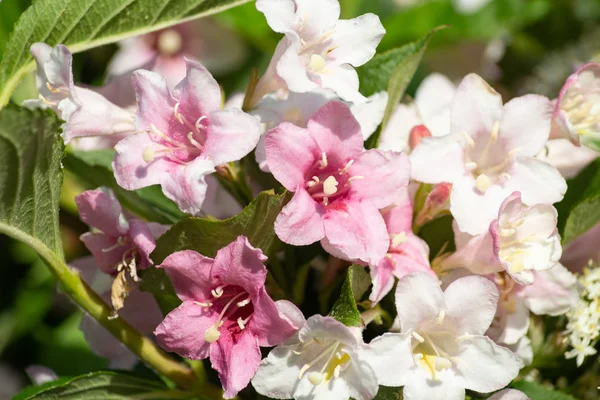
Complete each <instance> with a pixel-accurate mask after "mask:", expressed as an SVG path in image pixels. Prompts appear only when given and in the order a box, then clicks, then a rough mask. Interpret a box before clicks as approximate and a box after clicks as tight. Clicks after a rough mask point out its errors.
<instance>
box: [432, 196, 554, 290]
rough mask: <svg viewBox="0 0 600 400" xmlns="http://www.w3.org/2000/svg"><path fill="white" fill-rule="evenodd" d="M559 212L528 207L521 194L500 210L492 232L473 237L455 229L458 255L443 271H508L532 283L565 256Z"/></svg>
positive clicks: (445, 260) (450, 258)
mask: <svg viewBox="0 0 600 400" xmlns="http://www.w3.org/2000/svg"><path fill="white" fill-rule="evenodd" d="M557 217H558V216H557V212H556V209H555V208H554V207H552V206H551V205H548V204H540V205H536V206H531V207H529V206H525V205H524V204H523V202H522V201H521V195H520V193H519V192H515V193H512V194H511V195H510V196H508V197H507V198H506V199H505V200H504V202H503V203H502V204H501V206H500V210H499V211H498V218H497V219H495V220H494V221H492V222H491V223H490V226H489V230H488V232H486V233H482V234H480V235H475V236H471V235H469V234H465V233H463V232H460V231H459V229H458V228H457V224H455V225H454V233H455V235H454V239H455V243H456V252H454V253H452V254H451V255H450V256H448V257H445V258H443V259H442V260H441V261H440V262H439V264H438V267H439V268H440V270H449V269H453V268H467V269H469V270H471V271H472V272H473V273H475V274H480V275H484V274H489V273H494V272H499V271H502V270H504V271H506V272H507V273H508V274H509V275H510V276H511V277H512V278H513V279H514V280H515V281H516V282H518V283H520V284H524V285H529V284H531V283H533V279H534V271H542V270H547V269H550V268H552V267H554V266H555V265H556V263H558V261H559V260H560V256H561V254H562V247H561V245H560V236H559V235H558V231H557V229H556V224H557Z"/></svg>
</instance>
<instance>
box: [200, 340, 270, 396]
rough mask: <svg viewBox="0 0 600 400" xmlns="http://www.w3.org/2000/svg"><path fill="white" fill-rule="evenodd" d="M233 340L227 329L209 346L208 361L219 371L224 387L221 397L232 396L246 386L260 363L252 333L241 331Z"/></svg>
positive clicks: (258, 350) (258, 351)
mask: <svg viewBox="0 0 600 400" xmlns="http://www.w3.org/2000/svg"><path fill="white" fill-rule="evenodd" d="M235 339H236V340H235V341H234V339H233V337H231V335H230V334H229V331H224V333H223V334H222V335H221V338H220V339H219V340H218V341H217V342H216V343H215V344H214V345H213V346H212V347H211V351H210V362H211V364H212V367H213V368H214V369H215V370H216V371H217V372H218V373H219V379H220V380H221V384H222V385H223V388H224V389H225V393H224V394H223V398H225V399H231V398H234V397H235V396H236V395H237V393H238V392H239V391H240V390H242V389H244V388H245V387H246V386H248V383H250V379H252V377H253V376H254V374H255V373H256V370H257V369H258V365H259V364H260V359H261V353H260V348H259V347H258V342H257V340H256V338H255V337H254V335H252V334H251V333H250V332H248V331H243V332H242V333H241V334H240V335H238V336H236V338H235Z"/></svg>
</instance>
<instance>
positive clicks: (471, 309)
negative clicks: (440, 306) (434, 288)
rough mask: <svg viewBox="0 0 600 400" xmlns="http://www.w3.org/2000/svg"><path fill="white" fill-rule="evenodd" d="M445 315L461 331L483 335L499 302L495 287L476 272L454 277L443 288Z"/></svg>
mask: <svg viewBox="0 0 600 400" xmlns="http://www.w3.org/2000/svg"><path fill="white" fill-rule="evenodd" d="M444 301H445V302H446V307H447V311H446V318H450V319H452V321H453V326H455V327H456V329H457V332H459V333H461V334H470V335H483V334H485V332H486V331H487V329H488V328H489V327H490V324H491V323H492V320H493V319H494V315H496V307H497V305H498V289H497V288H496V285H494V284H493V283H492V282H491V281H489V280H488V279H486V278H483V277H479V276H467V277H464V278H461V279H457V280H456V281H454V282H452V283H451V284H450V286H448V288H447V289H446V290H445V291H444Z"/></svg>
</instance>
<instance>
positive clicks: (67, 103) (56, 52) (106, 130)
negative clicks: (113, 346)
mask: <svg viewBox="0 0 600 400" xmlns="http://www.w3.org/2000/svg"><path fill="white" fill-rule="evenodd" d="M31 54H32V55H33V57H34V58H35V62H36V64H37V76H36V82H37V88H38V91H39V96H40V100H33V101H31V100H30V101H28V102H26V105H27V106H29V107H32V106H42V107H49V108H51V109H52V110H54V111H56V113H57V114H58V115H59V116H60V118H61V119H62V120H64V121H65V124H64V125H63V133H62V136H63V139H64V140H65V143H68V142H69V141H71V140H72V139H74V138H79V137H89V136H117V137H123V136H126V135H130V134H133V133H134V132H135V128H134V125H133V119H134V114H133V113H132V112H131V110H128V109H125V108H122V107H119V106H117V105H116V104H114V103H112V102H111V101H109V100H108V99H106V98H105V97H104V96H102V95H101V94H99V93H97V92H95V91H93V90H90V89H86V88H82V87H78V86H75V84H74V83H73V73H72V61H73V57H72V55H71V52H70V51H69V49H67V48H66V47H65V46H63V45H57V46H56V47H54V48H52V47H50V46H48V45H47V44H45V43H34V44H33V45H31Z"/></svg>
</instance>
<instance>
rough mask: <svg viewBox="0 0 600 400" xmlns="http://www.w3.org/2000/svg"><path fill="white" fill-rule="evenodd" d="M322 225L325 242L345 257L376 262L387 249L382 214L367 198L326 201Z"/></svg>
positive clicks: (387, 243)
mask: <svg viewBox="0 0 600 400" xmlns="http://www.w3.org/2000/svg"><path fill="white" fill-rule="evenodd" d="M323 224H324V227H325V236H326V238H327V242H326V244H325V245H326V246H327V247H329V246H331V247H333V248H335V249H336V250H337V251H339V252H341V253H343V254H344V255H345V258H346V259H348V260H361V261H364V262H366V263H368V264H370V265H377V264H378V263H379V261H381V259H382V258H383V256H385V253H386V252H387V250H388V247H389V244H390V243H389V236H388V233H387V230H386V229H385V223H384V221H383V217H382V216H381V214H380V213H379V210H377V207H375V205H374V204H373V203H371V202H370V201H368V200H362V201H359V200H353V199H349V200H348V201H344V202H342V201H338V202H335V203H333V204H330V206H329V207H328V208H327V211H326V214H325V218H324V219H323Z"/></svg>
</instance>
